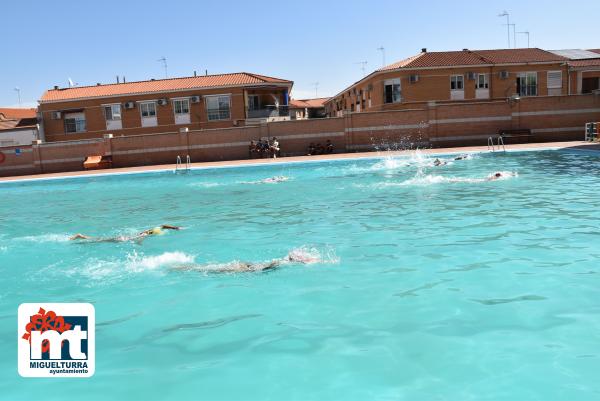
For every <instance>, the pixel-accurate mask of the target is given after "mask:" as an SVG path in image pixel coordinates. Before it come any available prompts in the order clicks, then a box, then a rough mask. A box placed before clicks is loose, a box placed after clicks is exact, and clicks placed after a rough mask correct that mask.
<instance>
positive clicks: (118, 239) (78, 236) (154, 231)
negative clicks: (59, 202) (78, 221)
mask: <svg viewBox="0 0 600 401" xmlns="http://www.w3.org/2000/svg"><path fill="white" fill-rule="evenodd" d="M180 229H181V227H178V226H171V225H168V224H163V225H161V226H159V227H154V228H150V229H148V230H144V231H142V232H140V233H138V234H136V235H131V236H124V235H120V236H118V237H90V236H89V235H84V234H75V235H74V236H72V237H71V238H69V240H71V241H75V240H83V241H84V242H128V241H136V242H142V241H143V240H144V239H145V238H146V237H149V236H152V235H162V234H164V231H163V230H180Z"/></svg>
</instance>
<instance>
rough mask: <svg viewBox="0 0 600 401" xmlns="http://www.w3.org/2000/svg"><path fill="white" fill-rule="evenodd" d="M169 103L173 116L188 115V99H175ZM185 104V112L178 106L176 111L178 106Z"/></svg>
mask: <svg viewBox="0 0 600 401" xmlns="http://www.w3.org/2000/svg"><path fill="white" fill-rule="evenodd" d="M171 103H172V104H173V113H175V114H190V98H189V97H177V98H173V99H171ZM184 103H186V104H187V110H185V111H184V108H183V107H181V106H180V110H179V111H177V107H178V104H181V105H183V104H184Z"/></svg>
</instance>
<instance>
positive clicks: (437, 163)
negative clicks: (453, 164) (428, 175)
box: [433, 159, 446, 167]
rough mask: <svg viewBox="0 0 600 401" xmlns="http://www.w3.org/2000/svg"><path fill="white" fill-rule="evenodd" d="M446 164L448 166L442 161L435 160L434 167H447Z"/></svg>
mask: <svg viewBox="0 0 600 401" xmlns="http://www.w3.org/2000/svg"><path fill="white" fill-rule="evenodd" d="M445 164H446V162H443V161H441V160H440V159H435V160H434V161H433V165H434V166H435V167H438V166H443V165H445Z"/></svg>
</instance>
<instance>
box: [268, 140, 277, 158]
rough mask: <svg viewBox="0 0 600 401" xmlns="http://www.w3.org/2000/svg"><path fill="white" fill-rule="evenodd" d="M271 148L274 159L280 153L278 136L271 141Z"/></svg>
mask: <svg viewBox="0 0 600 401" xmlns="http://www.w3.org/2000/svg"><path fill="white" fill-rule="evenodd" d="M269 150H270V151H271V155H272V156H273V158H274V159H276V158H277V156H278V155H279V150H280V149H279V141H278V140H277V138H276V137H273V142H271V146H270V147H269Z"/></svg>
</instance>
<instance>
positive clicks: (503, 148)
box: [498, 135, 506, 152]
mask: <svg viewBox="0 0 600 401" xmlns="http://www.w3.org/2000/svg"><path fill="white" fill-rule="evenodd" d="M500 144H502V150H503V151H505V152H506V148H505V147H504V138H503V137H502V135H498V150H500Z"/></svg>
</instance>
